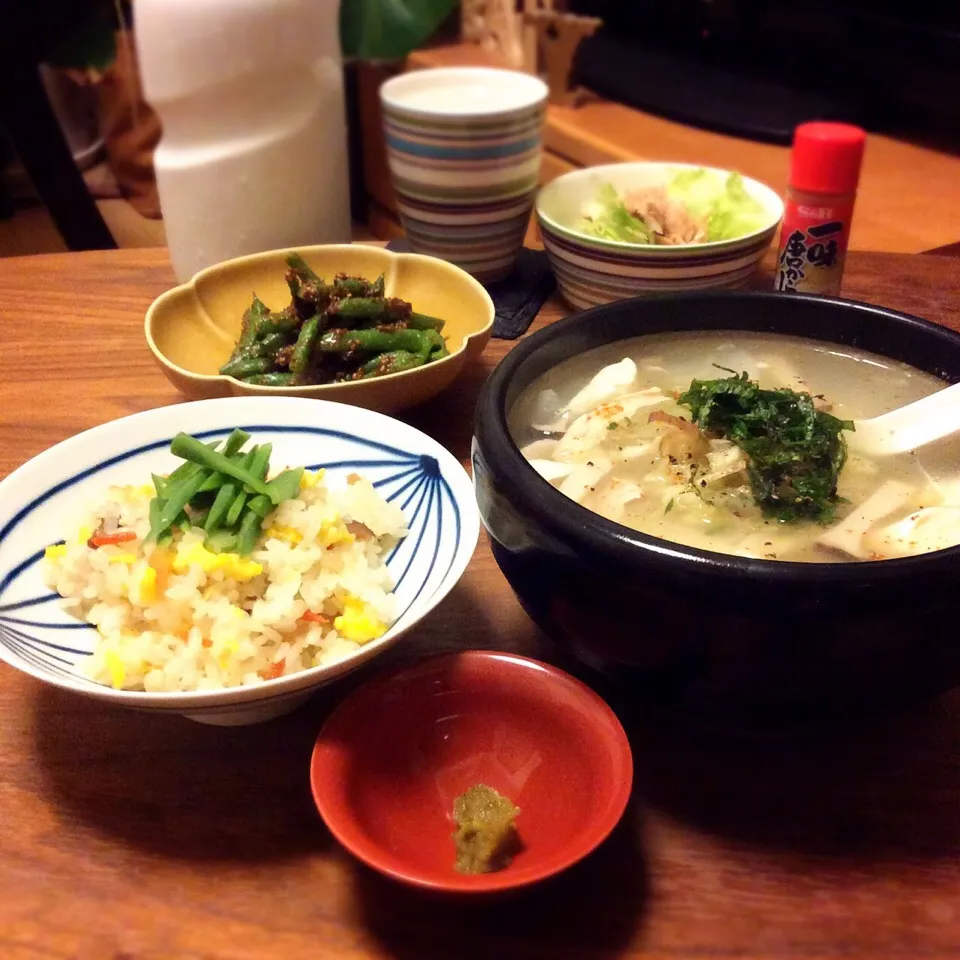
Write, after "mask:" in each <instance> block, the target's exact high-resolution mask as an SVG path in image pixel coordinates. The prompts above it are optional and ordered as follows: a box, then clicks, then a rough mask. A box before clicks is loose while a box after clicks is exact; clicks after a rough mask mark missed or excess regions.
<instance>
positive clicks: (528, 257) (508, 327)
mask: <svg viewBox="0 0 960 960" xmlns="http://www.w3.org/2000/svg"><path fill="white" fill-rule="evenodd" d="M387 249H388V250H392V251H394V253H409V252H410V246H409V245H408V243H407V241H406V240H391V241H390V242H389V243H388V244H387ZM556 285H557V282H556V280H555V279H554V276H553V271H552V270H551V269H550V263H549V261H548V260H547V255H546V253H544V252H543V251H542V250H527V249H524V250H521V251H520V256H519V257H518V259H517V265H516V267H515V268H514V271H513V273H511V274H510V276H509V277H506V278H505V279H503V280H498V281H497V282H496V283H489V284H485V286H486V288H487V293H489V294H490V299H491V300H493V305H494V307H495V308H496V311H497V312H496V319H495V320H494V321H493V336H494V337H496V338H497V339H498V340H516V339H517V337H520V336H522V335H523V334H525V333H526V332H527V329H528V328H529V326H530V324H531V323H533V320H534V317H536V315H537V314H538V313H539V312H540V308H541V307H542V306H543V305H544V303H545V302H546V299H547V297H549V296H550V294H551V293H553V291H554V289H555V288H556Z"/></svg>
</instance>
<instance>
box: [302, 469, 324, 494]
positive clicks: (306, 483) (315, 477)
mask: <svg viewBox="0 0 960 960" xmlns="http://www.w3.org/2000/svg"><path fill="white" fill-rule="evenodd" d="M326 472H327V471H326V470H323V469H321V470H304V471H303V473H302V474H301V476H300V489H301V490H312V489H313V488H314V487H315V486H316V485H317V484H318V483H319V482H320V481H321V480H322V479H323V475H324V474H325V473H326Z"/></svg>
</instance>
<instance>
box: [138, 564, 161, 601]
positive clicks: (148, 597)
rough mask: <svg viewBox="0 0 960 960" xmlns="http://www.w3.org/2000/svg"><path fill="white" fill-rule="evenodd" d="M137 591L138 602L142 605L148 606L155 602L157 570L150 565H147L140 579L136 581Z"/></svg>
mask: <svg viewBox="0 0 960 960" xmlns="http://www.w3.org/2000/svg"><path fill="white" fill-rule="evenodd" d="M137 588H138V592H139V594H140V603H141V605H142V606H148V605H149V604H151V603H155V602H156V599H157V571H156V570H154V569H153V567H151V566H147V567H146V569H144V571H143V573H141V574H140V579H139V581H138V582H137Z"/></svg>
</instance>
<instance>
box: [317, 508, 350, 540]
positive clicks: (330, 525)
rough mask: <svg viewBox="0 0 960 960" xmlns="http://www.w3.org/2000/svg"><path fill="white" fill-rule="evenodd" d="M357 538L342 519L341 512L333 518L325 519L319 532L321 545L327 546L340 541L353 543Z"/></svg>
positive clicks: (318, 538)
mask: <svg viewBox="0 0 960 960" xmlns="http://www.w3.org/2000/svg"><path fill="white" fill-rule="evenodd" d="M356 539H357V538H356V537H355V536H354V535H353V534H352V533H351V532H350V531H349V530H348V529H347V527H346V524H344V522H343V521H342V520H341V519H340V515H339V514H335V515H334V517H333V519H331V520H324V521H323V523H322V524H320V532H319V533H318V534H317V540H318V541H319V542H320V544H321V546H324V547H327V548H330V547H334V546H336V545H337V544H338V543H352V542H353V541H354V540H356Z"/></svg>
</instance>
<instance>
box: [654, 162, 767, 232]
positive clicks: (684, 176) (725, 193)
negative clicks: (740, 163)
mask: <svg viewBox="0 0 960 960" xmlns="http://www.w3.org/2000/svg"><path fill="white" fill-rule="evenodd" d="M667 193H668V195H669V196H670V197H672V198H673V199H674V200H677V201H679V202H680V203H682V204H683V205H684V206H685V207H686V208H687V209H688V210H689V211H690V213H691V214H692V215H693V216H694V217H696V218H697V219H698V220H701V221H702V222H703V223H704V224H705V225H706V231H707V241H708V242H709V243H714V242H716V241H718V240H735V239H736V238H737V237H745V236H746V235H747V234H748V233H753V232H754V231H755V230H759V229H760V228H761V227H762V226H763V224H764V220H765V219H766V218H765V216H764V209H763V204H761V203H760V202H759V201H758V200H755V199H754V198H753V197H751V196H750V194H749V193H747V190H746V188H745V187H744V185H743V177H741V176H740V174H739V173H731V174H730V175H729V176H728V177H727V178H726V179H725V180H724V179H723V178H722V177H720V176H718V175H717V174H716V172H714V171H712V170H705V169H703V168H702V167H701V168H699V169H697V170H681V171H680V172H679V173H676V174H674V176H673V178H672V179H671V180H670V183H669V184H668V185H667Z"/></svg>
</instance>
